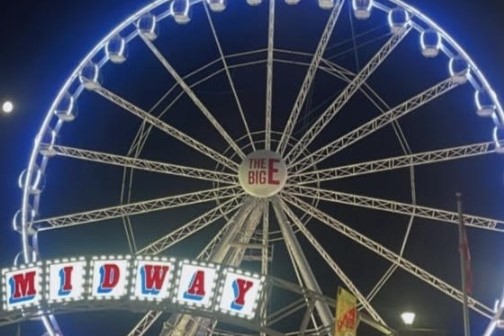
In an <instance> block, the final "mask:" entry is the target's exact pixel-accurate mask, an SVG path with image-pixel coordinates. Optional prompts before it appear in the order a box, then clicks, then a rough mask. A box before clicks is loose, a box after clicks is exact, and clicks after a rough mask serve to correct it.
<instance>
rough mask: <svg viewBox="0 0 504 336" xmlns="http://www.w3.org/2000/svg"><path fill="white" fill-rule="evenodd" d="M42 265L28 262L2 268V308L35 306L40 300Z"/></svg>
mask: <svg viewBox="0 0 504 336" xmlns="http://www.w3.org/2000/svg"><path fill="white" fill-rule="evenodd" d="M41 266H42V265H41V264H36V265H34V264H30V265H26V266H25V265H23V266H21V267H19V268H17V267H14V268H11V269H5V270H2V287H3V294H4V295H3V297H4V299H3V305H2V306H3V308H4V310H8V311H11V310H15V309H22V308H27V307H33V306H37V305H38V304H39V303H40V301H41V300H42V267H41Z"/></svg>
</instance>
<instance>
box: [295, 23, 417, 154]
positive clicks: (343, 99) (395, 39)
mask: <svg viewBox="0 0 504 336" xmlns="http://www.w3.org/2000/svg"><path fill="white" fill-rule="evenodd" d="M410 30H411V27H404V28H402V29H401V31H400V32H398V33H396V34H393V35H392V37H391V38H390V39H389V40H388V41H387V42H386V43H385V44H384V45H383V47H382V48H381V49H380V50H379V51H378V52H377V53H376V55H374V56H373V58H371V60H370V61H369V62H368V63H367V64H366V66H364V68H362V70H361V71H360V72H359V74H357V76H355V78H354V79H353V80H352V82H350V84H348V85H347V86H346V88H345V89H344V90H343V92H341V94H340V95H339V96H338V97H337V98H336V99H335V100H334V101H333V102H332V103H331V105H330V106H329V107H328V108H327V109H326V110H325V111H324V112H323V113H322V115H321V116H320V117H319V118H318V119H317V121H316V122H315V123H314V124H313V125H312V126H311V127H310V128H309V129H308V131H307V132H306V133H304V134H303V137H302V138H301V139H300V140H299V141H298V142H297V143H296V144H295V145H294V147H293V148H292V149H291V150H290V152H289V153H288V154H287V156H286V160H287V162H288V163H289V162H294V161H295V160H296V159H297V158H298V157H299V155H301V153H302V152H304V151H305V150H306V149H307V148H308V146H309V145H310V144H311V143H312V141H313V140H314V139H315V137H316V136H317V135H318V134H320V132H322V130H323V129H324V128H325V127H326V126H327V125H328V124H329V123H330V122H331V120H332V119H333V118H334V117H335V116H336V115H337V114H338V113H339V111H341V109H342V108H343V107H344V106H345V105H346V103H347V102H348V101H349V100H350V99H351V98H352V97H353V95H354V94H355V93H356V92H357V91H358V90H359V89H360V88H361V87H362V85H363V84H364V83H365V82H366V80H367V79H368V78H369V77H370V76H371V75H372V74H373V72H374V71H375V70H376V69H377V68H378V67H379V66H380V64H382V63H383V61H385V59H386V58H387V57H388V56H389V55H390V54H391V53H392V52H393V51H394V49H395V48H396V47H397V46H398V45H399V43H400V42H401V41H402V40H403V39H404V37H405V36H406V35H407V34H408V32H410Z"/></svg>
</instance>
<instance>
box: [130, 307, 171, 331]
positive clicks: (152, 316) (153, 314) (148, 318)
mask: <svg viewBox="0 0 504 336" xmlns="http://www.w3.org/2000/svg"><path fill="white" fill-rule="evenodd" d="M161 315H163V312H162V311H154V310H151V311H149V312H147V313H146V314H145V315H144V317H142V319H141V320H140V321H138V323H137V324H136V325H135V326H134V327H133V329H132V330H131V331H130V332H129V333H128V336H143V335H145V333H146V332H147V331H149V329H150V328H151V327H152V325H153V324H154V322H156V321H157V319H158V318H159V317H161Z"/></svg>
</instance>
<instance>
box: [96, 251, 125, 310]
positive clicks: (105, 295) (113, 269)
mask: <svg viewBox="0 0 504 336" xmlns="http://www.w3.org/2000/svg"><path fill="white" fill-rule="evenodd" d="M130 258H131V257H130V256H126V257H125V258H123V257H118V258H115V257H108V258H107V257H102V258H100V259H98V258H96V257H95V258H93V260H92V261H91V277H92V285H91V288H90V293H91V297H92V298H94V299H98V300H101V299H116V300H117V299H120V298H121V297H123V296H125V295H127V294H128V289H129V287H128V285H129V259H130Z"/></svg>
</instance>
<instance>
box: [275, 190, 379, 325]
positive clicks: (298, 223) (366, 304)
mask: <svg viewBox="0 0 504 336" xmlns="http://www.w3.org/2000/svg"><path fill="white" fill-rule="evenodd" d="M280 203H281V204H282V208H283V209H284V211H285V213H286V214H287V217H289V218H290V219H291V221H292V222H293V223H294V225H295V226H296V228H297V229H298V230H300V231H301V233H302V234H303V235H304V237H305V238H306V239H307V240H308V241H309V242H310V244H312V246H313V247H314V248H315V250H316V251H317V252H318V254H319V255H320V256H321V257H322V259H324V261H325V262H326V263H327V265H329V267H330V268H331V269H332V270H333V272H334V273H335V274H336V275H337V276H338V278H339V279H340V280H341V281H342V282H343V283H344V284H345V286H347V288H348V289H349V290H350V292H352V293H353V294H354V295H355V296H356V298H357V300H358V301H359V302H360V304H362V305H363V307H364V309H366V311H367V312H368V313H369V315H370V316H371V317H372V318H373V319H374V320H375V321H376V322H378V323H380V324H382V325H385V326H386V323H385V321H384V320H383V318H382V317H381V316H380V315H379V314H378V312H377V311H376V310H375V309H374V308H373V306H372V305H371V303H370V302H369V301H368V300H367V299H366V297H365V296H364V295H363V294H362V293H361V291H360V290H359V289H358V288H357V286H356V285H355V284H354V283H353V281H352V280H350V278H349V277H348V276H347V275H346V274H345V272H344V271H343V270H342V269H341V268H340V266H339V265H338V264H337V263H336V261H334V259H333V258H332V257H331V256H330V255H329V253H327V251H326V250H325V249H324V248H323V247H322V245H321V244H320V243H319V241H318V240H317V239H316V238H315V237H314V236H313V235H312V234H311V233H310V231H309V230H308V229H307V228H306V226H305V225H304V224H303V223H301V220H300V219H299V218H298V216H296V215H295V214H294V212H293V211H292V210H291V209H290V208H289V207H288V206H287V205H286V204H285V203H284V202H283V201H282V200H280Z"/></svg>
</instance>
